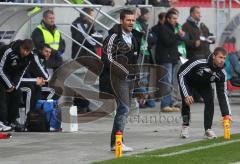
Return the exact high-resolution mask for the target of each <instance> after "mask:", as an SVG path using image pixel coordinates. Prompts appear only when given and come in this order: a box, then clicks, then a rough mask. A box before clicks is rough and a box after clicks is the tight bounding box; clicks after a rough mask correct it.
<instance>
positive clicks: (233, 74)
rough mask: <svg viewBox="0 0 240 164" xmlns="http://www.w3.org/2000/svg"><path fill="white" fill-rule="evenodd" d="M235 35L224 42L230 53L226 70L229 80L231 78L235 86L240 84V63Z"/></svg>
mask: <svg viewBox="0 0 240 164" xmlns="http://www.w3.org/2000/svg"><path fill="white" fill-rule="evenodd" d="M235 44H236V39H235V37H232V38H227V40H226V42H225V43H224V48H225V49H226V50H228V55H227V58H226V60H225V70H226V73H227V80H230V82H231V84H232V85H233V86H238V87H239V86H240V63H239V57H238V55H237V50H236V47H235Z"/></svg>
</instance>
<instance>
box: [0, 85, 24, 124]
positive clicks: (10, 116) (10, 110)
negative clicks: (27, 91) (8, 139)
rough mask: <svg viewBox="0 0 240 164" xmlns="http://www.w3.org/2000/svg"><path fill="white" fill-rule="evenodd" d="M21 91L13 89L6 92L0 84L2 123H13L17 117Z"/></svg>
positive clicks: (0, 117) (0, 118) (0, 115)
mask: <svg viewBox="0 0 240 164" xmlns="http://www.w3.org/2000/svg"><path fill="white" fill-rule="evenodd" d="M20 100H21V92H20V91H19V90H14V91H13V92H10V93H7V92H6V89H5V88H3V86H1V85H0V121H2V122H3V123H4V124H7V123H9V124H10V123H13V122H15V121H16V119H17V118H18V117H19V106H20Z"/></svg>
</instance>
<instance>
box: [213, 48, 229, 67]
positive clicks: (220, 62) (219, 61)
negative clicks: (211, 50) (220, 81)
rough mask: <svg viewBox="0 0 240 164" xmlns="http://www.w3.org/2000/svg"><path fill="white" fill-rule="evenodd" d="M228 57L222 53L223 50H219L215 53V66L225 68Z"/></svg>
mask: <svg viewBox="0 0 240 164" xmlns="http://www.w3.org/2000/svg"><path fill="white" fill-rule="evenodd" d="M226 57H227V56H226V55H224V54H222V53H221V52H219V53H218V54H216V55H213V66H214V67H215V68H223V67H224V63H225V60H226Z"/></svg>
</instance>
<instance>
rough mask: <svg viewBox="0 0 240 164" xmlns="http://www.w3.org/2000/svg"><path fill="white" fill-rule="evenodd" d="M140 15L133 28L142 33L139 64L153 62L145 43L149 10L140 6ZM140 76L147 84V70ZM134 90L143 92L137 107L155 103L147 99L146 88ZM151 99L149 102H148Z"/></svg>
mask: <svg viewBox="0 0 240 164" xmlns="http://www.w3.org/2000/svg"><path fill="white" fill-rule="evenodd" d="M140 11H141V15H140V17H138V19H137V21H136V22H135V24H134V26H133V28H134V29H135V30H137V31H138V32H141V33H142V34H143V35H142V37H141V40H140V55H141V61H140V63H139V64H153V58H152V54H151V51H150V49H149V47H148V43H147V37H148V24H147V22H148V20H149V18H150V16H149V10H148V9H146V8H141V9H140ZM141 75H142V76H140V79H141V80H140V81H141V83H142V84H144V86H148V82H149V79H148V72H144V73H143V74H141ZM135 91H136V92H141V93H143V94H142V96H139V97H138V102H139V107H147V106H148V104H150V106H151V107H154V105H152V104H155V102H154V100H148V98H149V95H148V94H147V88H146V87H141V86H140V88H138V89H136V90H135ZM150 101H151V102H150Z"/></svg>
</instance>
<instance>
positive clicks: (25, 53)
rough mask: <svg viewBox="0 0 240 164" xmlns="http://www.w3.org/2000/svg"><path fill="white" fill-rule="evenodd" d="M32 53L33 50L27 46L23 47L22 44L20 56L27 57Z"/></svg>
mask: <svg viewBox="0 0 240 164" xmlns="http://www.w3.org/2000/svg"><path fill="white" fill-rule="evenodd" d="M30 53H31V50H27V49H25V48H23V47H22V46H20V56H21V57H26V56H28V55H29V54H30Z"/></svg>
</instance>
